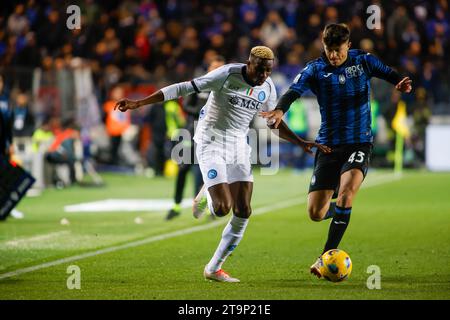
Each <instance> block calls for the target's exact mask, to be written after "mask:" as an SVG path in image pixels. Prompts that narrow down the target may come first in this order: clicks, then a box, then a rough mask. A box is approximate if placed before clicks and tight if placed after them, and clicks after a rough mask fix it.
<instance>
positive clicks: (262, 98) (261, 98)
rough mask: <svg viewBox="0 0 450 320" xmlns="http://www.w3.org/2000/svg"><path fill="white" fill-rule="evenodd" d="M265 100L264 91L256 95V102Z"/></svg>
mask: <svg viewBox="0 0 450 320" xmlns="http://www.w3.org/2000/svg"><path fill="white" fill-rule="evenodd" d="M265 98H266V93H265V92H264V91H261V92H260V93H259V94H258V100H259V101H264V99H265Z"/></svg>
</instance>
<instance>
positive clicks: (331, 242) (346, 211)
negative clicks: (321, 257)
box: [323, 206, 352, 253]
mask: <svg viewBox="0 0 450 320" xmlns="http://www.w3.org/2000/svg"><path fill="white" fill-rule="evenodd" d="M351 212H352V208H351V207H350V208H342V207H338V206H336V208H335V214H334V217H333V220H331V223H330V229H329V231H328V239H327V243H326V244H325V248H324V249H323V252H324V253H325V252H327V251H328V250H331V249H337V247H338V246H339V243H340V242H341V239H342V236H343V235H344V233H345V230H346V229H347V226H348V224H349V222H350V214H351Z"/></svg>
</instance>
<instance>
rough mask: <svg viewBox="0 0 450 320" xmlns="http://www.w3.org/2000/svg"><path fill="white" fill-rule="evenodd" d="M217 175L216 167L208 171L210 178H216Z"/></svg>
mask: <svg viewBox="0 0 450 320" xmlns="http://www.w3.org/2000/svg"><path fill="white" fill-rule="evenodd" d="M215 177H217V171H216V170H215V169H211V170H209V171H208V178H209V179H214V178H215Z"/></svg>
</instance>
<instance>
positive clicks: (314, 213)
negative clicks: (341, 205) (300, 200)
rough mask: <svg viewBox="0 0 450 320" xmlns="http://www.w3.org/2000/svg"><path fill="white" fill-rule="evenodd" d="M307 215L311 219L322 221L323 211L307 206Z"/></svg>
mask: <svg viewBox="0 0 450 320" xmlns="http://www.w3.org/2000/svg"><path fill="white" fill-rule="evenodd" d="M308 213H309V217H310V219H311V220H312V221H316V222H319V221H322V220H323V217H324V216H325V213H326V212H325V213H323V212H322V211H321V210H317V209H315V208H308Z"/></svg>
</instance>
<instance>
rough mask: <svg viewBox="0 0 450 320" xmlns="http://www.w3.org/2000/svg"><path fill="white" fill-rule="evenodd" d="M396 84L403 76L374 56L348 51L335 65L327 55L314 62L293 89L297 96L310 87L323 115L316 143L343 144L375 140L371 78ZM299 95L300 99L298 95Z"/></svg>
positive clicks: (359, 51) (293, 85) (298, 79)
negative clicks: (346, 55) (372, 127)
mask: <svg viewBox="0 0 450 320" xmlns="http://www.w3.org/2000/svg"><path fill="white" fill-rule="evenodd" d="M371 77H377V78H381V79H384V80H386V81H389V82H391V83H392V84H397V83H398V82H399V81H400V80H401V78H400V75H399V74H398V73H397V72H396V71H394V70H393V69H391V68H390V67H388V66H386V65H385V64H383V63H382V62H381V61H380V60H379V59H378V58H376V57H375V56H373V55H371V54H369V53H366V52H364V51H362V50H355V49H352V50H349V52H348V58H347V60H346V61H345V62H344V63H343V64H342V65H340V66H339V67H334V66H332V65H331V64H330V63H329V62H328V59H327V58H326V56H325V54H323V55H322V56H321V57H320V58H318V59H316V60H313V61H311V62H310V63H308V64H307V65H306V67H305V68H304V69H303V70H302V71H301V72H300V74H298V75H297V77H296V78H295V80H294V82H293V84H292V85H291V86H290V91H291V92H292V91H294V92H295V93H296V94H297V96H298V97H300V96H302V94H303V93H305V92H306V91H307V90H308V89H310V90H311V91H312V92H313V93H314V94H315V95H316V96H317V100H318V103H319V106H320V114H321V117H322V122H321V126H320V129H319V133H318V136H317V138H316V142H317V143H321V144H325V145H330V146H333V145H340V144H351V143H365V142H373V135H372V131H371V113H370V78H371ZM298 97H297V98H298Z"/></svg>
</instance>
